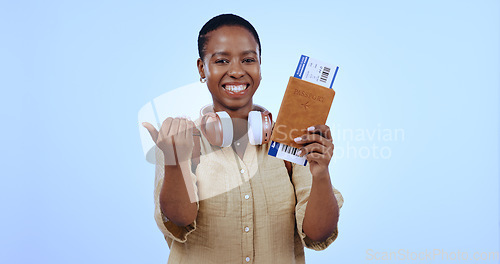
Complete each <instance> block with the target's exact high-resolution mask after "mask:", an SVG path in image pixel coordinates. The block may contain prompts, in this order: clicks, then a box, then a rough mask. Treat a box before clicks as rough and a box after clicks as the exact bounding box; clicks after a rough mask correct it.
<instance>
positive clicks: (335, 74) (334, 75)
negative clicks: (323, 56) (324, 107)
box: [330, 66, 339, 88]
mask: <svg viewBox="0 0 500 264" xmlns="http://www.w3.org/2000/svg"><path fill="white" fill-rule="evenodd" d="M338 71H339V66H337V68H336V69H335V73H334V74H333V78H332V82H331V83H330V88H332V86H333V81H335V77H337V72H338Z"/></svg>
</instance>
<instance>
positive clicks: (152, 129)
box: [142, 122, 158, 143]
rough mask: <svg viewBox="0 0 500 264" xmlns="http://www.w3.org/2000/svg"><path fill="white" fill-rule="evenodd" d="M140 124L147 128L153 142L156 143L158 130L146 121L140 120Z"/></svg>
mask: <svg viewBox="0 0 500 264" xmlns="http://www.w3.org/2000/svg"><path fill="white" fill-rule="evenodd" d="M142 126H143V127H145V128H146V129H147V130H148V132H149V134H150V135H151V138H152V139H153V142H154V143H156V140H158V130H156V128H155V127H154V126H153V125H151V124H150V123H148V122H142Z"/></svg>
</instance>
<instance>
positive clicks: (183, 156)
mask: <svg viewBox="0 0 500 264" xmlns="http://www.w3.org/2000/svg"><path fill="white" fill-rule="evenodd" d="M142 125H143V126H144V127H145V128H146V129H147V130H148V131H149V134H150V135H151V138H152V139H153V141H154V142H155V143H156V145H157V146H158V148H159V149H161V150H162V151H163V154H164V156H165V165H178V164H180V163H179V162H183V161H186V160H188V159H190V158H191V154H192V153H193V146H194V141H193V130H194V129H196V128H195V124H194V122H193V121H191V120H187V119H186V118H179V117H177V118H172V117H169V118H167V119H165V121H163V123H162V125H161V127H160V131H159V132H158V131H157V130H156V128H155V127H154V126H153V125H151V124H150V123H148V122H143V123H142Z"/></svg>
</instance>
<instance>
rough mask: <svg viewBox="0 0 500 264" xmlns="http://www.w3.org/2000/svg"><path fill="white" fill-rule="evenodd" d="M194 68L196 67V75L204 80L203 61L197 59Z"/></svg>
mask: <svg viewBox="0 0 500 264" xmlns="http://www.w3.org/2000/svg"><path fill="white" fill-rule="evenodd" d="M196 66H197V67H198V73H199V74H200V77H201V78H202V79H205V78H206V77H205V69H204V68H203V61H202V60H201V59H200V58H198V60H197V61H196Z"/></svg>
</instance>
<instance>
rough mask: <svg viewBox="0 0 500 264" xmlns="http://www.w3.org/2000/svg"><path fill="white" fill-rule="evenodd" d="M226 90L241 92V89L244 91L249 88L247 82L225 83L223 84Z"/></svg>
mask: <svg viewBox="0 0 500 264" xmlns="http://www.w3.org/2000/svg"><path fill="white" fill-rule="evenodd" d="M222 87H223V88H224V89H225V90H227V91H230V92H233V93H239V92H241V91H244V90H246V89H247V87H248V86H247V85H246V84H240V85H229V84H227V85H223V86H222Z"/></svg>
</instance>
